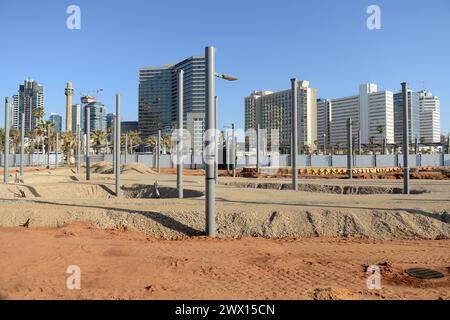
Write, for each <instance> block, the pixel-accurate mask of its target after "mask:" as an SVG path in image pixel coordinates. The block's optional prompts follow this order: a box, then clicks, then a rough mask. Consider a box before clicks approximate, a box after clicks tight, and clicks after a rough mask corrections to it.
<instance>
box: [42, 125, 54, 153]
mask: <svg viewBox="0 0 450 320" xmlns="http://www.w3.org/2000/svg"><path fill="white" fill-rule="evenodd" d="M44 127H45V129H46V133H47V152H50V151H51V142H52V141H51V138H52V134H54V133H53V132H54V130H53V129H54V128H55V123H54V122H53V121H50V120H47V121H46V122H45V123H44Z"/></svg>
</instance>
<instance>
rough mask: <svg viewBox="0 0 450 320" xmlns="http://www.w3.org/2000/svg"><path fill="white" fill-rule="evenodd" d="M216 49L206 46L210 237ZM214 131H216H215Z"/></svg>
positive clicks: (209, 229) (211, 232) (212, 225)
mask: <svg viewBox="0 0 450 320" xmlns="http://www.w3.org/2000/svg"><path fill="white" fill-rule="evenodd" d="M215 51H216V49H215V48H214V47H206V49H205V56H206V132H207V134H208V138H207V140H208V143H209V144H211V143H212V144H213V146H211V145H208V146H207V147H206V149H205V151H206V161H205V162H206V175H205V185H206V203H205V209H206V210H205V211H206V233H207V235H208V236H210V237H215V236H216V181H215V180H216V179H215V173H214V167H215V160H216V152H217V145H216V143H217V142H216V137H215V128H214V124H215V119H216V115H215V109H216V108H215V99H214V96H215V94H214V92H215V83H214V80H215V74H216V71H215ZM213 131H214V132H213Z"/></svg>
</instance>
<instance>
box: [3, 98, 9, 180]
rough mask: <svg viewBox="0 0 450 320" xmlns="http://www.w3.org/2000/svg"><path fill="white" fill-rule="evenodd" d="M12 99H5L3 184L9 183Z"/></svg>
mask: <svg viewBox="0 0 450 320" xmlns="http://www.w3.org/2000/svg"><path fill="white" fill-rule="evenodd" d="M10 117H11V99H10V98H9V97H8V98H6V99H5V143H4V146H5V152H4V157H5V158H4V159H3V166H4V167H3V182H4V183H9V126H10V125H11V120H10Z"/></svg>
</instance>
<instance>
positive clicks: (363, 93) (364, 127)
mask: <svg viewBox="0 0 450 320" xmlns="http://www.w3.org/2000/svg"><path fill="white" fill-rule="evenodd" d="M330 103H331V110H332V111H331V130H330V136H331V137H330V140H329V141H330V144H331V145H332V146H333V147H335V146H338V145H339V146H341V147H345V146H347V120H348V119H352V122H353V126H352V128H353V136H354V137H355V141H358V139H360V140H361V143H362V144H368V143H369V142H375V143H380V144H381V143H383V141H384V139H386V143H394V94H393V93H392V92H391V91H382V92H378V88H377V85H376V84H373V83H366V84H362V85H360V86H359V94H358V95H355V96H350V97H344V98H338V99H333V100H331V102H330ZM319 130H321V131H325V130H326V128H325V129H324V128H321V129H319Z"/></svg>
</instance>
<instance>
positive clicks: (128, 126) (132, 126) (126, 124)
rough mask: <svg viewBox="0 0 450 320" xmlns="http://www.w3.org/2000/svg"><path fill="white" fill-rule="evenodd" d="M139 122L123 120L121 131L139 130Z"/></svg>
mask: <svg viewBox="0 0 450 320" xmlns="http://www.w3.org/2000/svg"><path fill="white" fill-rule="evenodd" d="M137 129H138V122H137V121H122V122H121V123H120V133H122V134H124V133H128V132H131V131H137Z"/></svg>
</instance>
